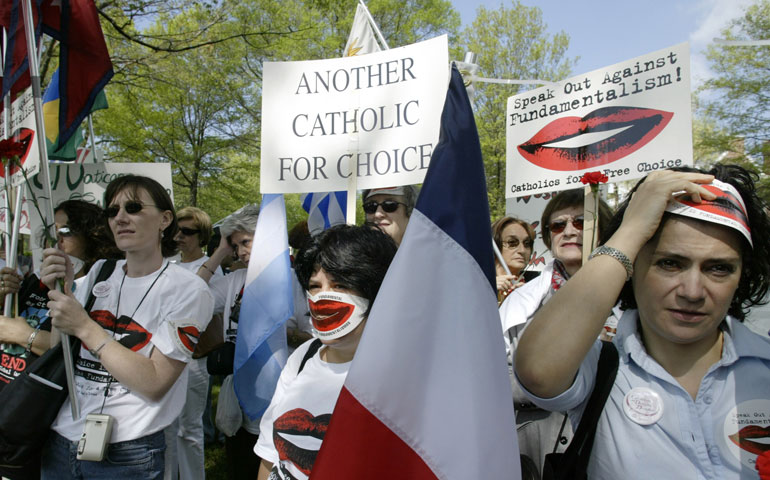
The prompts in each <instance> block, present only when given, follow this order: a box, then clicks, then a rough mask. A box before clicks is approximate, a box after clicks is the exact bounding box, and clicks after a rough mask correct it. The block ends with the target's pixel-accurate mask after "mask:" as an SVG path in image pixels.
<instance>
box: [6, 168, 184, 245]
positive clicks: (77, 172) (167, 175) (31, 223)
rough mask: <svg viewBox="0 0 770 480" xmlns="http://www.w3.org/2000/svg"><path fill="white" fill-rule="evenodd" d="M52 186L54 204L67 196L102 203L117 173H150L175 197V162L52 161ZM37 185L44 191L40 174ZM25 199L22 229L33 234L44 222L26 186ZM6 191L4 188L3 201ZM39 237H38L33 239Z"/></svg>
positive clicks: (147, 175) (39, 191)
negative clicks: (172, 163) (85, 162)
mask: <svg viewBox="0 0 770 480" xmlns="http://www.w3.org/2000/svg"><path fill="white" fill-rule="evenodd" d="M50 172H51V190H52V194H53V198H54V202H53V204H54V206H56V205H58V204H60V203H61V202H63V201H65V200H85V201H87V202H91V203H95V204H97V205H100V206H101V205H102V199H103V197H104V190H105V189H106V188H107V184H108V183H110V182H111V181H112V180H114V179H115V178H117V177H122V176H123V175H127V174H130V173H131V174H135V175H144V176H146V177H150V178H152V179H154V180H156V181H157V182H159V183H160V184H161V185H163V186H164V187H165V188H166V191H168V192H169V195H170V196H171V198H172V199H173V198H174V195H173V184H172V183H171V164H169V163H96V164H93V163H91V164H74V163H70V164H51V165H50ZM32 184H33V185H34V186H36V188H35V194H36V195H38V196H42V195H43V190H42V188H43V187H42V184H40V183H39V181H38V177H35V178H34V179H32ZM24 194H25V195H24V199H23V201H22V205H21V209H22V212H21V229H20V231H21V233H24V234H27V235H29V234H30V232H31V231H32V230H35V231H38V230H39V226H40V225H41V222H40V218H39V215H38V213H37V211H36V210H35V207H34V204H33V203H32V196H31V195H30V194H29V192H27V191H26V188H25V189H24ZM4 197H5V192H4V191H0V204H2V201H3V199H4ZM4 230H5V211H2V209H0V231H4ZM36 241H37V237H35V240H34V241H33V243H35V242H36Z"/></svg>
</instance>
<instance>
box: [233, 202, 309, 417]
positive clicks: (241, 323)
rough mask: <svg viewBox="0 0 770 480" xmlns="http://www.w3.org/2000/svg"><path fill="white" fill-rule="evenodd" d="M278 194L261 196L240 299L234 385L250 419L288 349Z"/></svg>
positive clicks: (288, 304)
mask: <svg viewBox="0 0 770 480" xmlns="http://www.w3.org/2000/svg"><path fill="white" fill-rule="evenodd" d="M292 275H293V274H292V272H291V265H290V262H289V240H288V233H287V231H286V207H285V205H284V201H283V195H280V194H277V195H263V196H262V207H261V209H260V212H259V220H258V221H257V230H256V232H255V234H254V241H253V242H252V247H251V258H250V261H249V270H248V272H247V273H246V286H245V288H244V290H243V298H242V299H241V313H240V317H239V320H238V334H237V337H236V341H235V361H234V362H233V370H234V373H233V386H234V387H235V394H236V396H237V397H238V402H239V403H240V404H241V408H243V411H244V412H245V413H246V415H248V416H249V418H251V419H252V420H254V419H256V418H259V417H261V416H262V414H263V413H264V412H265V410H266V409H267V407H268V405H270V399H272V398H273V393H274V392H275V385H276V384H277V383H278V377H279V376H280V375H281V370H282V369H283V367H284V365H286V359H287V358H288V356H289V350H288V347H287V344H286V320H288V319H289V317H290V316H291V315H292V314H293V312H294V297H293V290H292V287H293V285H292Z"/></svg>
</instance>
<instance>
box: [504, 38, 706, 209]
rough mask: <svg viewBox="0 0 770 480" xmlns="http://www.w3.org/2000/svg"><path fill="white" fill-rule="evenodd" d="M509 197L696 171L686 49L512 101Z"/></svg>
mask: <svg viewBox="0 0 770 480" xmlns="http://www.w3.org/2000/svg"><path fill="white" fill-rule="evenodd" d="M506 119H507V120H506V123H507V127H506V164H507V165H506V166H507V168H506V197H508V198H510V197H516V196H520V195H529V194H533V193H540V192H551V191H558V190H566V189H571V188H579V187H582V186H583V185H582V184H581V183H580V177H581V176H582V175H583V174H584V173H585V172H590V171H601V172H602V173H604V174H606V175H607V176H608V177H609V181H610V182H617V181H620V180H631V179H635V178H639V177H643V176H645V175H647V174H648V173H650V172H651V171H654V170H661V169H665V168H671V167H677V166H684V165H692V125H691V107H690V51H689V47H688V45H687V44H686V43H682V44H679V45H676V46H673V47H671V48H666V49H663V50H659V51H657V52H653V53H650V54H647V55H643V56H641V57H637V58H634V59H632V60H628V61H626V62H622V63H618V64H616V65H612V66H609V67H605V68H602V69H599V70H595V71H593V72H590V73H587V74H585V75H579V76H576V77H572V78H570V79H567V80H564V81H561V82H558V83H557V84H556V85H552V86H547V87H541V88H538V89H535V90H531V91H528V92H526V93H522V94H519V95H516V96H513V97H511V98H509V99H508V110H507V116H506Z"/></svg>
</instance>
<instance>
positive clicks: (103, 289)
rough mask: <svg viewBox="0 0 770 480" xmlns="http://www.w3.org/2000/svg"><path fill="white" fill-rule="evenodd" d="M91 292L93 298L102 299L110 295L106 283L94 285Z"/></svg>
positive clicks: (108, 286)
mask: <svg viewBox="0 0 770 480" xmlns="http://www.w3.org/2000/svg"><path fill="white" fill-rule="evenodd" d="M91 292H93V294H94V296H95V297H99V298H103V297H106V296H107V295H109V294H110V284H109V283H107V282H106V281H104V282H99V283H97V284H96V285H94V288H93V290H91Z"/></svg>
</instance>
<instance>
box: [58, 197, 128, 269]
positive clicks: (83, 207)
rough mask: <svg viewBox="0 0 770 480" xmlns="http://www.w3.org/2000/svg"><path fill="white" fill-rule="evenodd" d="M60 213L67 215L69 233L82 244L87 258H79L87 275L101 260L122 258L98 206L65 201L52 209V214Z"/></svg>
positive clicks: (76, 201) (81, 201)
mask: <svg viewBox="0 0 770 480" xmlns="http://www.w3.org/2000/svg"><path fill="white" fill-rule="evenodd" d="M60 211H62V212H64V213H65V214H66V215H67V226H68V227H69V229H70V231H71V232H72V233H73V234H74V235H76V236H77V237H78V240H79V241H80V242H82V245H83V252H84V253H85V254H86V256H87V258H81V260H83V262H84V264H85V265H84V267H83V269H84V270H83V271H84V272H86V273H88V271H89V270H90V269H91V267H92V266H93V264H94V263H96V261H97V260H99V259H101V258H123V252H121V251H120V250H118V247H117V246H115V239H114V238H113V236H112V230H110V227H109V225H108V224H107V219H106V218H105V217H104V211H103V210H102V208H101V207H100V206H98V205H95V204H93V203H90V202H86V201H85V200H65V201H63V202H61V203H60V204H59V205H57V207H56V208H55V209H54V213H58V212H60Z"/></svg>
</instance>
